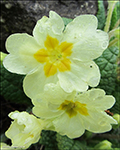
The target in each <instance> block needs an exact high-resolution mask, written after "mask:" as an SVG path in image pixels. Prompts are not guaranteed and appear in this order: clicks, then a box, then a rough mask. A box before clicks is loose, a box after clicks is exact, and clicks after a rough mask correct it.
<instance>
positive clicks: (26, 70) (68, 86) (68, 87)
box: [4, 11, 109, 97]
mask: <svg viewBox="0 0 120 150" xmlns="http://www.w3.org/2000/svg"><path fill="white" fill-rule="evenodd" d="M97 24H98V21H97V18H96V17H95V16H94V15H81V16H78V17H76V18H75V19H74V20H73V21H72V22H71V23H69V24H68V25H67V26H66V28H65V29H64V23H63V20H62V18H61V17H60V16H59V15H58V14H57V13H55V12H53V11H50V14H49V18H48V17H46V16H43V17H42V19H40V20H38V22H37V24H36V26H35V28H34V30H33V36H30V35H28V34H25V33H23V34H20V33H17V34H12V35H11V36H10V37H8V39H7V41H6V49H7V51H8V52H9V53H10V54H9V55H8V56H7V57H6V58H5V60H4V66H5V68H6V69H8V70H9V71H11V72H14V73H18V74H27V75H26V77H25V79H24V85H23V87H24V91H25V93H26V94H27V95H28V96H29V97H34V95H36V94H37V93H39V92H42V91H43V90H44V87H45V85H47V84H49V83H54V84H56V83H57V82H59V83H60V86H61V87H62V88H63V89H64V90H65V91H66V92H72V91H73V90H78V91H86V90H87V89H88V86H91V87H95V86H97V85H98V83H99V81H100V72H99V68H98V66H97V65H96V64H95V63H94V62H93V59H95V58H97V57H99V56H100V55H101V54H102V52H103V51H104V50H105V49H106V48H107V46H108V41H109V39H108V34H107V33H105V32H104V31H101V30H97Z"/></svg>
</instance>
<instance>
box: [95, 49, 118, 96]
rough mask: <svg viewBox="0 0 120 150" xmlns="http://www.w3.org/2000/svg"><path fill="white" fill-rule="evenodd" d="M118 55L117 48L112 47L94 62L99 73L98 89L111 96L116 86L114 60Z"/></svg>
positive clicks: (115, 65)
mask: <svg viewBox="0 0 120 150" xmlns="http://www.w3.org/2000/svg"><path fill="white" fill-rule="evenodd" d="M118 53H119V50H118V47H115V46H112V47H110V48H107V49H106V50H105V51H104V52H103V54H102V55H101V56H100V57H99V58H97V59H96V60H95V62H96V64H97V65H98V66H99V69H100V73H101V80H100V84H99V85H98V87H99V88H102V89H104V90H105V91H106V93H107V94H112V92H113V91H114V90H115V86H116V83H115V82H116V78H117V74H116V67H117V64H116V60H117V55H118Z"/></svg>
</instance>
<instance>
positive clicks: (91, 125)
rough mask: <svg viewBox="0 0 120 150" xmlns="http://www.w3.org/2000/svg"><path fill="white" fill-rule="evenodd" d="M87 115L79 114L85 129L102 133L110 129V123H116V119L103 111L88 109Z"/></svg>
mask: <svg viewBox="0 0 120 150" xmlns="http://www.w3.org/2000/svg"><path fill="white" fill-rule="evenodd" d="M89 114H90V115H89V116H83V115H81V118H82V119H83V120H84V126H85V129H87V130H89V131H90V132H94V133H103V132H107V131H109V130H111V128H112V126H111V125H110V124H116V123H117V122H116V120H115V119H113V118H112V117H110V116H109V115H107V114H106V113H105V112H97V111H96V110H95V111H94V110H89Z"/></svg>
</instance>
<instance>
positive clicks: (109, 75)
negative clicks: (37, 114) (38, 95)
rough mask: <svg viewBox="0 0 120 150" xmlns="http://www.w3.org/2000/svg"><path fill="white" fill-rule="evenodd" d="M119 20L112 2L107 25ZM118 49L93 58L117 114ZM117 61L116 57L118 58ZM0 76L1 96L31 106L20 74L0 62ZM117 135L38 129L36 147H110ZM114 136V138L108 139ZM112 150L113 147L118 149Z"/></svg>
mask: <svg viewBox="0 0 120 150" xmlns="http://www.w3.org/2000/svg"><path fill="white" fill-rule="evenodd" d="M96 16H97V18H98V28H99V29H102V30H103V28H104V26H105V21H106V15H105V8H104V5H103V1H102V0H98V13H97V15H96ZM118 19H120V5H119V3H117V4H116V6H115V9H114V11H113V15H112V21H111V25H110V30H111V29H112V28H113V27H114V25H115V23H116V22H117V20H118ZM63 21H64V24H65V26H66V25H67V24H68V23H69V22H71V21H72V19H68V18H63ZM118 53H119V49H118V47H117V46H112V47H109V48H107V49H106V50H105V51H104V52H103V54H102V55H101V56H100V57H99V58H97V59H96V60H94V61H95V62H96V64H97V65H98V66H99V68H100V72H101V80H100V84H99V85H98V87H99V88H102V89H104V90H105V91H106V93H107V94H112V95H114V97H115V98H116V104H115V106H114V107H113V108H112V109H111V110H110V111H111V112H112V113H118V114H119V113H120V110H119V109H120V89H119V83H120V81H119V80H117V76H119V74H117V69H119V67H120V66H119V65H118V64H117V60H118ZM118 61H120V60H118ZM0 70H1V72H0V76H1V86H0V93H1V95H2V96H3V97H4V99H5V100H6V101H8V102H11V103H17V104H26V106H27V108H28V109H27V108H26V109H27V111H31V109H30V107H31V106H32V104H31V101H30V99H29V98H28V97H27V96H26V95H25V94H24V92H23V88H22V81H23V79H24V76H22V75H18V74H13V73H10V72H8V71H7V70H6V69H5V68H4V67H3V65H2V64H1V65H0ZM119 134H120V128H118V129H113V130H112V131H110V132H108V133H107V134H106V133H105V134H101V136H100V135H99V134H93V133H91V132H88V131H86V132H85V134H84V135H83V136H82V137H80V138H77V139H74V140H73V139H69V138H68V137H67V136H61V135H59V134H58V133H56V132H53V131H42V134H41V139H40V141H39V144H38V145H39V146H41V145H43V146H44V149H45V150H53V149H54V150H88V149H89V150H90V149H93V150H94V149H95V148H94V147H95V145H96V144H98V143H99V142H101V141H102V140H105V139H107V140H108V141H110V142H112V147H113V148H116V147H117V148H118V149H119V147H120V145H119V143H120V140H119V138H118V136H119ZM112 137H115V138H112ZM35 147H36V145H35V146H34V145H33V146H31V147H30V148H29V149H34V148H35ZM118 149H116V150H118Z"/></svg>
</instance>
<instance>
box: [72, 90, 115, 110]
mask: <svg viewBox="0 0 120 150" xmlns="http://www.w3.org/2000/svg"><path fill="white" fill-rule="evenodd" d="M74 100H75V101H79V102H81V103H85V104H87V105H88V107H90V108H91V109H94V108H96V109H99V110H100V111H101V110H102V111H103V110H107V109H109V108H111V107H112V106H113V105H114V103H115V98H114V97H113V96H111V95H105V91H104V90H102V89H91V90H89V91H87V92H84V93H82V94H79V95H77V96H76V97H75V99H74Z"/></svg>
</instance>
